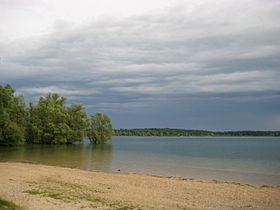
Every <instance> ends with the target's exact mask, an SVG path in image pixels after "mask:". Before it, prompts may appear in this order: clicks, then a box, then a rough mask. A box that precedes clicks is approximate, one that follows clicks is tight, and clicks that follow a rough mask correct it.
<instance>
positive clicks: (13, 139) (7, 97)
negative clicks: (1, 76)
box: [0, 85, 26, 145]
mask: <svg viewBox="0 0 280 210" xmlns="http://www.w3.org/2000/svg"><path fill="white" fill-rule="evenodd" d="M14 92H15V91H14V90H13V89H12V87H11V86H10V85H5V86H1V85H0V144H2V145H14V144H23V143H24V136H25V128H24V127H25V120H26V109H25V104H24V101H23V97H22V96H14Z"/></svg>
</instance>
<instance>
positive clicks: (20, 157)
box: [0, 136, 280, 185]
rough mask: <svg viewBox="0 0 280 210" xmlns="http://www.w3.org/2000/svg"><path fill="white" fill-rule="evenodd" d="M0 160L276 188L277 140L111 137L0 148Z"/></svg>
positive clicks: (279, 167)
mask: <svg viewBox="0 0 280 210" xmlns="http://www.w3.org/2000/svg"><path fill="white" fill-rule="evenodd" d="M0 161H27V162H34V163H41V164H47V165H59V166H66V167H75V168H81V169H86V170H99V171H105V172H116V173H119V172H121V173H123V172H136V173H144V174H155V175H164V176H178V177H184V178H200V179H216V180H226V181H234V182H241V183H248V184H257V185H264V184H273V185H280V138H279V137H135V136H133V137H120V136H119V137H113V140H112V142H110V143H109V144H105V145H90V144H87V143H84V144H82V145H25V146H18V147H0Z"/></svg>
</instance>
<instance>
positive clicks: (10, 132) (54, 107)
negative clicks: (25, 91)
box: [0, 84, 113, 145]
mask: <svg viewBox="0 0 280 210" xmlns="http://www.w3.org/2000/svg"><path fill="white" fill-rule="evenodd" d="M112 135H113V127H112V123H111V119H110V118H109V116H107V115H105V114H102V113H99V112H98V113H95V114H93V115H91V116H89V117H88V116H87V113H86V112H85V111H84V106H83V105H81V104H72V105H70V106H69V105H68V104H67V98H65V97H63V96H60V95H59V94H56V93H50V94H48V95H47V96H46V97H40V98H39V100H38V102H37V103H32V102H30V103H29V104H28V105H26V104H25V102H24V97H23V96H17V95H15V90H14V89H13V88H12V87H11V86H10V85H8V84H7V85H3V86H2V85H0V145H19V144H24V143H36V144H71V143H74V142H77V141H78V142H82V141H83V140H84V138H85V137H88V138H89V139H90V141H91V142H92V143H95V144H100V143H105V142H107V141H109V140H111V136H112Z"/></svg>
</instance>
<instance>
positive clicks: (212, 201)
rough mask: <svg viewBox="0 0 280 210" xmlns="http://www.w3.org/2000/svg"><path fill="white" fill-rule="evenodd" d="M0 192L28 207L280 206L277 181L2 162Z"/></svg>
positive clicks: (256, 207)
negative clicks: (259, 182)
mask: <svg viewBox="0 0 280 210" xmlns="http://www.w3.org/2000/svg"><path fill="white" fill-rule="evenodd" d="M0 197H1V198H3V199H7V200H10V201H13V202H15V203H16V204H18V205H20V206H22V207H24V208H25V209H32V210H33V209H34V210H36V209H280V187H279V186H253V185H244V184H239V183H230V182H224V181H215V180H195V179H180V178H173V177H159V176H152V175H141V174H121V173H120V174H112V173H103V172H95V171H85V170H80V169H73V168H63V167H57V166H45V165H37V164H28V163H10V162H8V163H6V162H5V163H3V162H2V163H0Z"/></svg>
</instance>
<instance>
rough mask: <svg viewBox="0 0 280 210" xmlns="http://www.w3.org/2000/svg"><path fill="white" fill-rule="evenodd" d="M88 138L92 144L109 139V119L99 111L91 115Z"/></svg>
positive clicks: (110, 126) (110, 129)
mask: <svg viewBox="0 0 280 210" xmlns="http://www.w3.org/2000/svg"><path fill="white" fill-rule="evenodd" d="M87 133H88V138H89V139H90V141H91V142H93V143H94V144H100V143H106V142H107V141H110V140H111V137H112V135H113V127H112V124H111V119H110V118H109V117H108V116H107V115H105V114H102V113H100V112H98V113H96V114H94V115H92V116H91V118H90V120H89V127H88V132H87Z"/></svg>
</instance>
